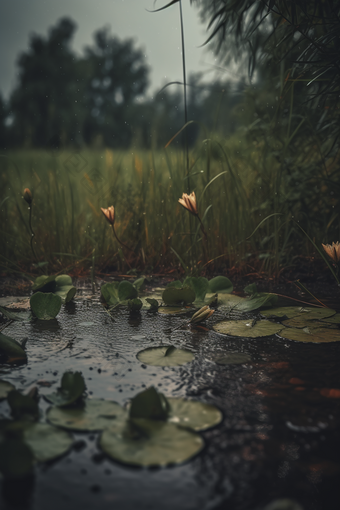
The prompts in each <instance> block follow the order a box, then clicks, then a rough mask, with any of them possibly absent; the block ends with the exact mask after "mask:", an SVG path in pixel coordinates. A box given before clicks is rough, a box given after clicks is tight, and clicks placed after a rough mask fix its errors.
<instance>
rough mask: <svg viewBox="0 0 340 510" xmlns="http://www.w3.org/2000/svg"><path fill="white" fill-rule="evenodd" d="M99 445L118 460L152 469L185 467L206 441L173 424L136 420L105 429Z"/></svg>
mask: <svg viewBox="0 0 340 510" xmlns="http://www.w3.org/2000/svg"><path fill="white" fill-rule="evenodd" d="M99 445H100V447H101V448H102V450H103V451H104V452H105V453H106V454H107V455H109V456H110V457H111V458H113V459H114V460H116V461H119V462H122V463H125V464H131V465H135V466H144V467H148V466H167V465H169V464H181V463H182V462H185V461H187V460H189V459H191V458H192V457H193V456H194V455H196V454H197V453H199V452H200V451H201V450H202V448H203V446H204V442H203V439H202V438H201V437H200V436H199V435H198V434H195V432H192V431H191V430H187V429H184V428H181V427H177V425H175V424H173V423H167V422H163V421H160V420H143V419H138V420H137V419H134V420H133V421H132V420H131V421H126V422H125V423H117V425H116V426H114V427H111V428H108V429H106V430H104V432H103V433H102V435H101V437H100V439H99Z"/></svg>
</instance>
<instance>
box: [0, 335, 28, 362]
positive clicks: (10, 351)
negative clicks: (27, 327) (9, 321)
mask: <svg viewBox="0 0 340 510" xmlns="http://www.w3.org/2000/svg"><path fill="white" fill-rule="evenodd" d="M0 354H4V355H6V356H7V357H8V358H10V359H11V360H15V361H20V360H22V361H26V360H27V356H26V352H25V351H24V349H23V346H22V345H20V343H19V342H17V340H14V338H11V337H9V336H7V335H4V334H3V333H0Z"/></svg>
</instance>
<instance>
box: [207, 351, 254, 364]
mask: <svg viewBox="0 0 340 510" xmlns="http://www.w3.org/2000/svg"><path fill="white" fill-rule="evenodd" d="M213 361H215V363H217V364H218V365H243V363H248V362H249V361H251V356H249V354H245V353H244V352H228V353H226V354H221V355H220V356H216V357H214V358H213Z"/></svg>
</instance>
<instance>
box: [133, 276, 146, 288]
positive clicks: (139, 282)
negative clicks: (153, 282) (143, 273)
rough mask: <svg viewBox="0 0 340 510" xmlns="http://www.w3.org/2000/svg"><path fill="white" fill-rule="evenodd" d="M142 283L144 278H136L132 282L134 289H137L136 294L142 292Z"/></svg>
mask: <svg viewBox="0 0 340 510" xmlns="http://www.w3.org/2000/svg"><path fill="white" fill-rule="evenodd" d="M144 282H145V278H144V277H141V278H137V280H135V281H134V282H133V286H134V287H136V289H137V292H140V291H142V290H143V288H144Z"/></svg>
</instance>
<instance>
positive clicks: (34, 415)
mask: <svg viewBox="0 0 340 510" xmlns="http://www.w3.org/2000/svg"><path fill="white" fill-rule="evenodd" d="M7 402H8V405H9V407H10V408H11V413H12V416H13V418H14V419H16V420H18V419H19V420H33V421H36V420H38V418H39V407H38V404H37V402H36V401H35V400H34V399H33V398H31V397H29V396H28V395H23V394H22V393H20V392H19V391H17V390H12V391H11V392H9V394H8V396H7Z"/></svg>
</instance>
